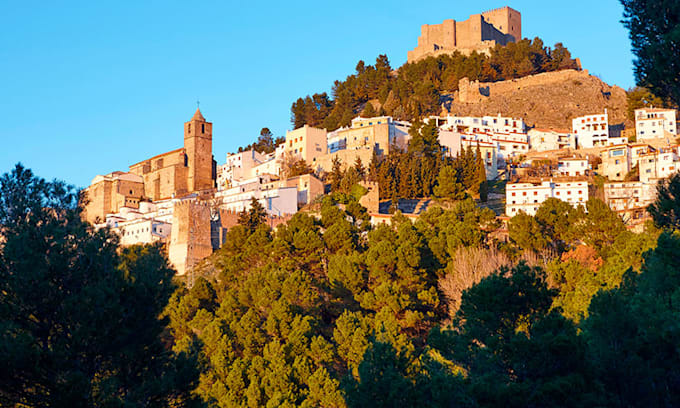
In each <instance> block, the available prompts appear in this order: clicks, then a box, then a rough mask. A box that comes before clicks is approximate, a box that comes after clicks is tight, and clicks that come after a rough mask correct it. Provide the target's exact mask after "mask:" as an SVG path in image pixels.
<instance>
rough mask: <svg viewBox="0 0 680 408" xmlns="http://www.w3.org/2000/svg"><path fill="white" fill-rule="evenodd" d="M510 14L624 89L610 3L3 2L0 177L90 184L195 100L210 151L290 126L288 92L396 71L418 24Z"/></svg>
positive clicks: (173, 130)
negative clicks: (27, 171) (382, 61)
mask: <svg viewBox="0 0 680 408" xmlns="http://www.w3.org/2000/svg"><path fill="white" fill-rule="evenodd" d="M504 5H509V6H511V7H513V8H515V9H517V10H519V11H520V12H521V13H522V34H523V36H524V37H528V38H533V37H535V36H539V37H541V38H542V39H543V40H544V42H545V43H546V44H547V45H550V46H552V45H553V44H554V43H555V42H563V43H564V44H565V45H566V46H567V48H569V50H570V51H571V52H572V55H573V56H575V57H579V58H581V61H582V64H583V67H584V68H586V69H588V70H589V71H590V73H591V74H596V75H598V76H600V77H601V78H602V79H603V80H605V81H606V82H608V83H610V84H616V85H619V86H621V87H623V88H626V89H627V88H629V87H631V86H633V85H634V79H633V73H632V58H633V57H632V55H631V53H630V42H629V40H628V33H627V32H626V31H625V29H624V28H623V27H622V25H621V24H620V22H619V20H620V19H621V13H622V7H621V5H620V3H619V1H618V0H598V1H582V0H573V1H570V2H546V1H528V0H526V1H523V0H517V1H511V0H508V1H485V0H478V1H456V0H448V1H399V0H396V1H390V2H382V1H355V0H349V1H342V2H326V1H296V2H279V1H272V2H268V1H259V2H255V1H251V2H235V1H232V0H228V1H215V2H213V1H201V2H187V1H184V2H173V1H134V2H133V1H129V2H128V1H118V2H98V1H83V2H46V1H30V0H24V1H12V2H9V1H6V0H0V14H2V16H3V23H2V24H0V96H1V97H0V120H1V123H2V127H1V128H0V140H2V142H3V148H2V149H0V172H2V173H4V172H6V171H8V170H10V169H11V168H12V167H13V165H14V164H15V163H17V162H19V161H21V162H22V163H24V165H26V166H27V167H30V168H32V169H33V170H34V171H35V172H36V173H37V174H38V175H40V176H42V177H45V178H48V179H52V178H58V179H62V180H65V181H67V182H69V183H72V184H75V185H76V186H87V185H88V184H89V182H90V180H91V179H92V178H93V177H94V176H95V175H97V174H105V173H109V172H111V171H114V170H127V167H128V165H129V164H132V163H136V162H138V161H140V160H143V159H145V158H147V157H151V156H153V155H156V154H159V153H162V152H165V151H169V150H172V149H175V148H178V147H181V145H182V124H183V123H184V122H185V121H187V120H189V119H190V118H191V116H192V115H193V113H194V111H195V110H196V100H197V99H200V102H201V104H200V106H201V111H202V112H203V114H204V116H205V117H206V119H207V120H209V121H211V122H213V123H214V125H213V126H214V129H213V139H214V140H213V152H214V155H215V158H216V160H217V162H218V163H223V162H224V160H225V156H226V154H227V152H229V151H235V150H236V149H237V148H238V146H240V145H246V144H248V143H250V142H251V141H253V140H255V138H257V135H258V134H259V131H260V129H261V128H262V127H264V126H267V127H269V128H270V129H272V131H273V132H274V134H275V135H276V136H280V135H284V134H285V131H286V129H289V128H290V105H291V103H292V102H293V101H294V100H295V99H297V98H298V97H299V96H304V95H306V94H311V93H314V92H319V91H330V87H331V85H332V83H333V81H334V80H336V79H344V78H345V77H346V76H347V75H349V74H351V73H352V72H353V71H354V67H355V66H356V63H357V61H358V60H360V59H363V60H365V61H366V62H367V63H373V62H374V61H375V58H376V56H377V55H378V54H383V53H384V54H387V55H388V57H389V59H390V61H391V63H392V66H393V67H395V68H396V67H398V66H400V65H401V64H403V63H404V62H405V60H406V52H407V51H408V50H409V49H412V48H413V47H415V45H416V42H417V38H418V35H419V33H420V26H421V25H422V24H437V23H440V22H441V21H442V20H444V19H446V18H453V19H456V20H465V19H467V17H468V16H469V15H470V14H473V13H478V12H481V11H484V10H487V9H492V8H496V7H501V6H504Z"/></svg>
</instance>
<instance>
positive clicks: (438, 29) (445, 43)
mask: <svg viewBox="0 0 680 408" xmlns="http://www.w3.org/2000/svg"><path fill="white" fill-rule="evenodd" d="M420 31H421V35H420V37H418V46H417V47H416V48H414V49H413V50H411V51H408V53H407V61H408V62H415V61H417V60H419V59H422V58H425V57H428V56H438V55H442V54H451V53H452V52H454V51H459V52H461V53H463V54H466V55H469V54H470V53H472V52H473V51H477V52H482V53H488V52H489V50H490V49H491V48H493V47H494V46H495V45H496V44H501V45H505V44H507V43H508V42H513V41H519V40H520V39H522V16H521V14H520V13H519V12H518V11H516V10H513V9H511V8H510V7H502V8H499V9H495V10H490V11H487V12H484V13H481V14H473V15H471V16H470V18H468V19H467V20H465V21H455V20H450V19H449V20H444V21H443V22H442V23H441V24H433V25H430V24H425V25H423V26H421V28H420Z"/></svg>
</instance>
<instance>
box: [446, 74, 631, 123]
mask: <svg viewBox="0 0 680 408" xmlns="http://www.w3.org/2000/svg"><path fill="white" fill-rule="evenodd" d="M459 88H460V89H459V90H458V91H456V92H454V93H453V94H452V95H449V96H445V97H444V99H443V104H444V111H445V112H448V113H450V114H453V115H458V116H484V115H494V114H499V113H500V114H502V115H503V116H510V117H514V118H523V119H524V122H525V123H526V124H527V126H529V127H537V128H544V129H571V126H572V122H571V121H572V119H573V118H575V117H579V116H583V115H592V114H596V113H602V112H603V111H604V109H607V112H608V114H609V125H610V126H619V125H621V126H625V127H626V128H628V127H629V126H633V123H632V122H631V121H630V120H628V119H627V117H626V108H627V98H626V91H625V90H623V89H622V88H620V87H618V86H610V85H608V84H606V83H605V82H603V81H602V80H601V79H599V78H598V77H595V76H592V75H589V74H588V71H585V70H584V71H578V70H563V71H556V72H547V73H542V74H537V75H532V76H528V77H524V78H519V79H513V80H509V81H501V82H494V83H479V82H475V81H469V80H467V79H463V80H461V81H460V83H459Z"/></svg>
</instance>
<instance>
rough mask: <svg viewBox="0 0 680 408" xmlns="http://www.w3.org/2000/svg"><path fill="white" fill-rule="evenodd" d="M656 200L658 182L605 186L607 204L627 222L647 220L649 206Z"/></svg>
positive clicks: (606, 184) (630, 182)
mask: <svg viewBox="0 0 680 408" xmlns="http://www.w3.org/2000/svg"><path fill="white" fill-rule="evenodd" d="M655 199H656V182H642V181H624V182H616V183H605V185H604V200H605V202H606V203H607V205H609V207H610V208H611V209H612V211H614V212H616V213H618V214H619V215H620V216H621V217H623V219H624V221H626V222H629V221H635V220H640V219H644V218H646V217H647V216H648V214H647V212H646V209H647V206H648V205H649V204H651V203H653V202H654V200H655Z"/></svg>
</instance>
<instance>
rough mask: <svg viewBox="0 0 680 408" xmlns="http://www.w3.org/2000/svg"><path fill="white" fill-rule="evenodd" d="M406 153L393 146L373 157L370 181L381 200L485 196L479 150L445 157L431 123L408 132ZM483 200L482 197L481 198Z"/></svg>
mask: <svg viewBox="0 0 680 408" xmlns="http://www.w3.org/2000/svg"><path fill="white" fill-rule="evenodd" d="M409 132H410V135H411V140H410V142H409V147H408V150H407V151H405V152H404V151H400V150H398V149H397V148H396V147H394V151H392V152H390V154H389V155H387V156H383V157H378V156H374V157H373V161H372V162H371V165H370V166H369V179H371V180H373V181H376V182H378V186H379V188H380V194H381V196H382V197H390V198H392V199H393V201H392V202H396V198H397V197H401V198H421V197H439V198H445V199H450V200H460V199H463V198H465V197H466V194H468V193H469V194H470V195H472V196H474V197H480V198H482V197H481V196H482V193H484V194H486V192H487V190H486V189H487V186H486V167H485V165H484V159H483V157H481V153H480V151H479V149H477V151H476V152H475V151H473V149H472V148H471V147H468V148H467V149H462V150H461V153H460V154H459V155H458V157H455V158H451V157H445V156H444V152H443V150H442V147H441V146H440V145H439V139H438V137H439V130H438V129H437V127H436V126H435V124H434V123H426V124H424V123H422V122H415V123H414V124H413V126H412V127H411V129H410V130H409ZM485 198H486V197H485V196H484V197H483V199H485Z"/></svg>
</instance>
